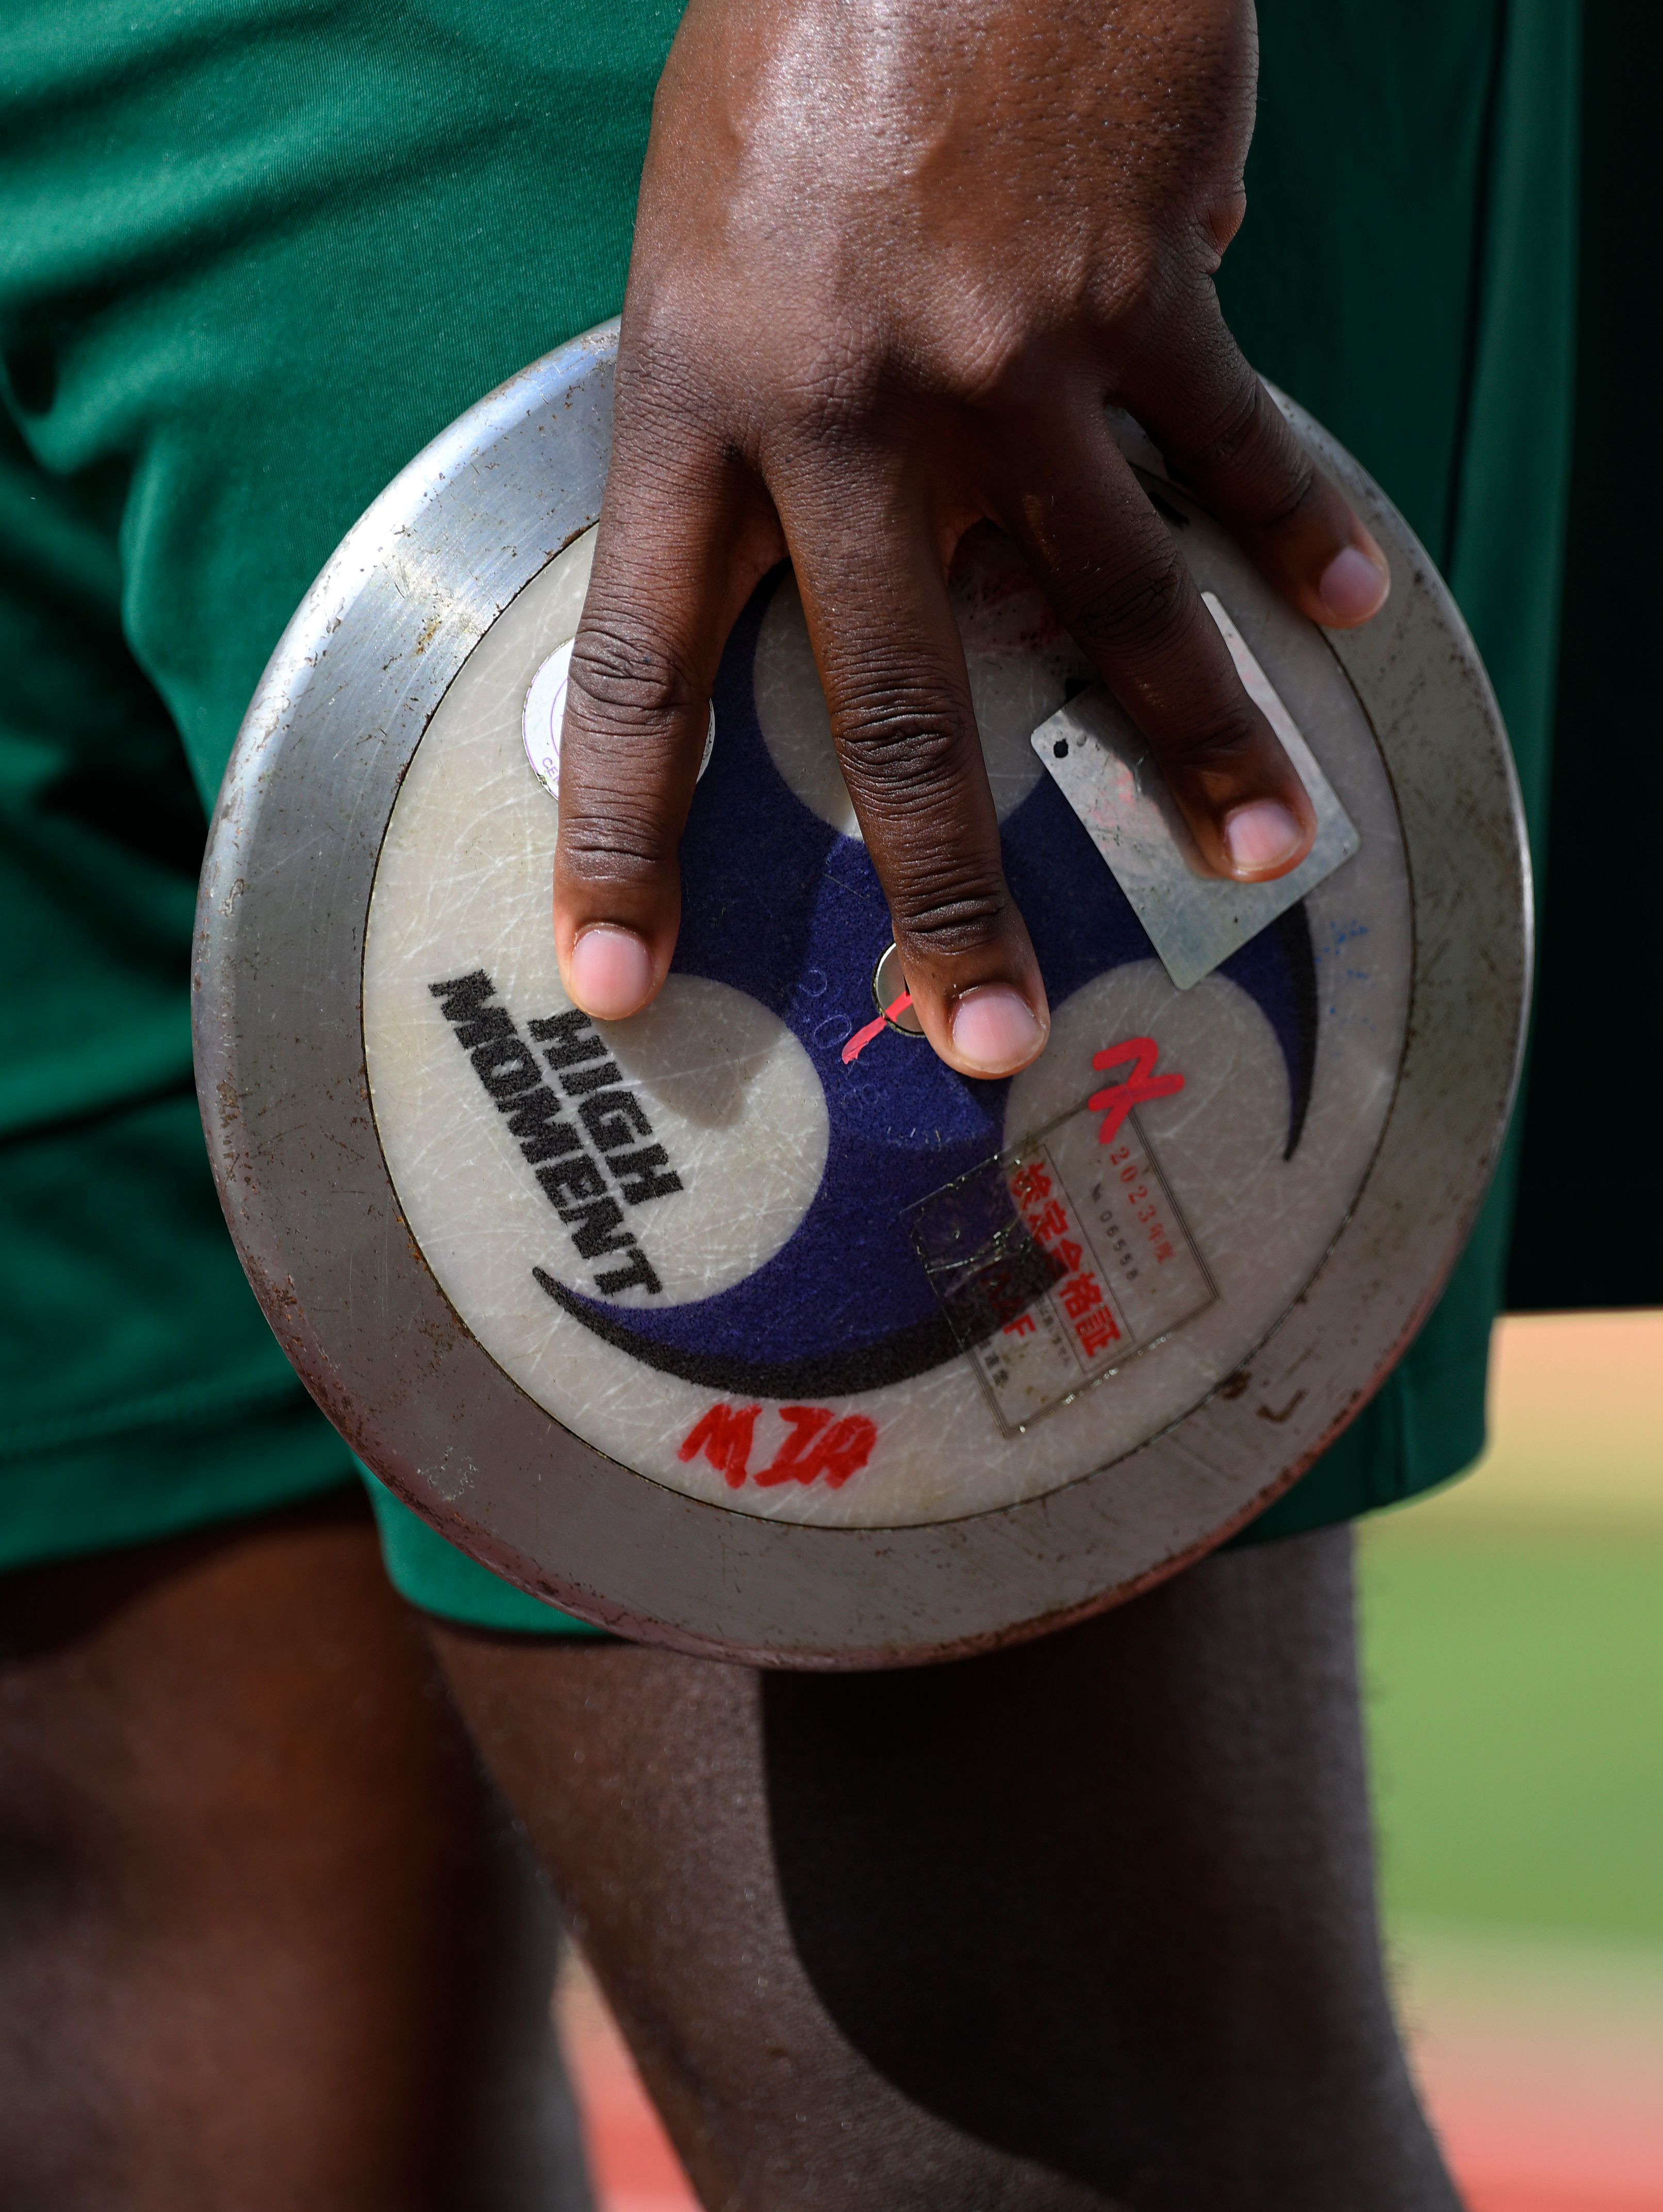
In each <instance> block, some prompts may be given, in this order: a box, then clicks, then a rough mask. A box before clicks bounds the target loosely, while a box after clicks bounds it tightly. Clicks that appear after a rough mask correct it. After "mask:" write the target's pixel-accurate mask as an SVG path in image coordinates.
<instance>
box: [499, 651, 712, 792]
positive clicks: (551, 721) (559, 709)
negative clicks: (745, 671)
mask: <svg viewBox="0 0 1663 2212" xmlns="http://www.w3.org/2000/svg"><path fill="white" fill-rule="evenodd" d="M575 643H576V640H575V639H574V638H569V637H568V638H567V641H566V642H565V644H564V645H561V646H556V647H555V650H554V651H553V652H552V653H550V654H549V658H548V659H547V660H545V661H544V662H543V665H542V667H541V668H539V669H538V671H537V674H536V675H535V676H534V677H533V678H531V690H529V691H528V692H527V693H526V694H525V714H523V715H522V717H521V719H520V727H521V730H522V731H523V732H524V735H525V757H526V759H527V760H528V761H530V763H531V770H532V773H533V775H535V776H536V777H537V781H538V782H539V783H540V784H542V786H543V789H544V790H545V791H546V792H548V793H549V796H550V797H551V798H553V799H558V798H559V797H560V733H561V726H562V725H563V724H564V722H565V720H566V686H567V681H568V679H569V678H570V676H571V672H572V647H573V646H574V644H575ZM715 743H716V709H715V708H711V710H710V726H709V728H708V729H707V731H706V732H705V749H704V752H703V754H702V756H701V758H700V762H699V774H700V775H703V774H704V772H705V770H706V769H707V768H708V767H709V766H710V755H711V749H712V747H713V745H714V744H715Z"/></svg>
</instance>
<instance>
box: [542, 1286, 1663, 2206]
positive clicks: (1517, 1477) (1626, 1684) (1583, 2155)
mask: <svg viewBox="0 0 1663 2212" xmlns="http://www.w3.org/2000/svg"><path fill="white" fill-rule="evenodd" d="M1660 1376H1663V1314H1653V1313H1643V1314H1614V1315H1613V1314H1577V1315H1564V1316H1561V1315H1530V1316H1517V1317H1514V1318H1512V1319H1509V1320H1508V1321H1505V1322H1502V1325H1501V1327H1500V1328H1499V1330H1498V1331H1497V1334H1496V1351H1495V1354H1494V1362H1493V1365H1492V1369H1491V1377H1490V1417H1491V1437H1492V1441H1491V1444H1490V1451H1489V1453H1488V1455H1486V1457H1485V1459H1484V1462H1483V1463H1482V1465H1481V1466H1480V1467H1479V1468H1478V1469H1477V1471H1476V1472H1475V1473H1474V1474H1472V1475H1471V1476H1469V1477H1468V1478H1467V1479H1466V1480H1464V1481H1461V1482H1459V1483H1456V1484H1454V1486H1452V1487H1451V1488H1450V1489H1449V1490H1448V1491H1446V1492H1443V1493H1442V1494H1441V1495H1440V1496H1438V1497H1436V1498H1431V1499H1429V1500H1427V1501H1425V1502H1423V1503H1422V1504H1419V1505H1417V1506H1414V1507H1411V1508H1409V1509H1406V1510H1404V1511H1403V1512H1400V1513H1398V1514H1393V1515H1387V1516H1380V1517H1378V1518H1377V1519H1375V1521H1374V1522H1370V1523H1368V1524H1366V1526H1365V1530H1364V1533H1363V1538H1362V1544H1361V1553H1360V1562H1359V1564H1360V1571H1361V1578H1362V1592H1363V1638H1364V1642H1363V1656H1364V1665H1365V1668H1366V1670H1367V1678H1368V1690H1369V1719H1370V1727H1371V1730H1372V1741H1373V1754H1374V1768H1375V1796H1376V1802H1377V1807H1378V1811H1379V1814H1380V1825H1381V1849H1382V1857H1383V1869H1382V1872H1383V1879H1384V1889H1385V1898H1386V1909H1387V1930H1388V1936H1389V1942H1390V1948H1391V1959H1392V1966H1393V1974H1394V1977H1395V1979H1396V1983H1397V1988H1398V1995H1399V2008H1400V2010H1401V2013H1402V2015H1403V2019H1404V2021H1405V2027H1406V2028H1407V2031H1408V2033H1409V2037H1410V2040H1411V2047H1412V2051H1413V2054H1414V2059H1415V2063H1416V2066H1417V2069H1418V2072H1419V2075H1420V2078H1421V2081H1422V2085H1423V2088H1424V2090H1425V2092H1426V2095H1427V2099H1428V2101H1429V2105H1430V2106H1431V2110H1432V2114H1433V2118H1434V2120H1435V2124H1436V2125H1437V2127H1438V2129H1439V2130H1440V2132H1441V2136H1442V2137H1443V2141H1444V2144H1445V2147H1446V2148H1447V2150H1448V2154H1449V2156H1450V2159H1451V2161H1452V2163H1453V2165H1454V2168H1455V2172H1456V2174H1457V2176H1458V2178H1459V2179H1460V2182H1461V2184H1462V2186H1463V2188H1464V2189H1465V2191H1466V2196H1467V2198H1468V2201H1469V2203H1470V2204H1471V2206H1472V2212H1663V1420H1660V1419H1659V1418H1658V1415H1657V1413H1655V1412H1654V1410H1653V1406H1652V1398H1651V1393H1652V1390H1653V1389H1654V1380H1655V1378H1658V1377H1660ZM560 2003H561V2010H562V2014H563V2016H564V2021H565V2026H566V2028H567V2047H568V2050H569V2051H570V2052H571V2055H572V2058H573V2062H574V2069H575V2071H576V2073H577V2075H578V2077H579V2082H580V2093H581V2096H582V2099H583V2103H584V2107H585V2114H586V2124H587V2128H588V2133H589V2141H590V2150H591V2155H592V2160H593V2163H594V2169H595V2174H596V2182H597V2195H598V2200H599V2207H600V2212H690V2208H692V2206H693V2198H692V2196H691V2194H690V2192H689V2190H688V2188H687V2185H686V2183H685V2181H684V2180H683V2178H682V2175H681V2173H680V2171H679V2168H678V2167H677V2163H676V2160H675V2158H674V2156H673V2154H671V2151H670V2148H669V2147H668V2145H667V2144H666V2143H665V2140H664V2137H663V2135H662V2132H661V2130H659V2125H658V2123H657V2121H656V2119H655V2118H653V2116H652V2111H651V2108H650V2107H649V2106H648V2105H647V2104H646V2100H645V2098H644V2097H643V2096H642V2094H641V2092H640V2087H639V2085H638V2084H637V2082H636V2080H635V2077H634V2071H633V2069H632V2068H631V2066H630V2063H629V2061H628V2057H627V2056H626V2055H625V2053H624V2051H623V2049H622V2045H621V2044H620V2043H619V2041H618V2039H617V2037H616V2033H615V2032H614V2031H613V2029H612V2027H611V2024H610V2021H609V2020H608V2019H607V2016H606V2014H605V2010H604V2006H603V2005H602V2003H601V2002H600V2000H599V1998H598V1996H597V1995H596V1993H595V1991H594V1989H593V1986H592V1984H591V1983H589V1981H588V1980H587V1978H586V1976H585V1975H584V1973H583V1972H582V1969H581V1967H580V1966H576V1967H574V1970H573V1971H572V1972H569V1973H568V1974H567V1977H566V1978H565V1981H564V1983H563V1984H562V1989H561V1998H560Z"/></svg>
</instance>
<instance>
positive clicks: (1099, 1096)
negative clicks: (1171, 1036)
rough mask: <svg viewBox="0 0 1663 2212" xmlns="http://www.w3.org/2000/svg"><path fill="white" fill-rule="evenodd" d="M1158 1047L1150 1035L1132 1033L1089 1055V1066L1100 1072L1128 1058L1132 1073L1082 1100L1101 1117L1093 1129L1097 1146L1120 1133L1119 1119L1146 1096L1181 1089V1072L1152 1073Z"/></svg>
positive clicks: (1169, 1094) (1165, 1095)
mask: <svg viewBox="0 0 1663 2212" xmlns="http://www.w3.org/2000/svg"><path fill="white" fill-rule="evenodd" d="M1160 1050H1161V1048H1160V1047H1159V1045H1157V1044H1156V1042H1155V1040H1154V1038H1153V1037H1146V1036H1135V1037H1122V1038H1121V1040H1120V1043H1119V1044H1112V1045H1109V1046H1108V1047H1106V1048H1105V1049H1104V1050H1103V1051H1102V1052H1099V1053H1094V1054H1092V1059H1091V1065H1092V1066H1094V1067H1095V1068H1096V1070H1097V1071H1098V1073H1100V1074H1102V1073H1106V1072H1107V1071H1108V1069H1109V1068H1111V1067H1124V1066H1126V1062H1127V1061H1128V1060H1130V1061H1131V1063H1132V1073H1131V1074H1130V1075H1128V1076H1127V1077H1126V1079H1125V1080H1124V1081H1123V1082H1120V1083H1111V1084H1109V1085H1108V1086H1107V1088H1106V1089H1104V1090H1102V1091H1094V1092H1093V1093H1092V1095H1091V1097H1090V1098H1089V1099H1088V1100H1087V1102H1086V1103H1087V1105H1088V1107H1089V1110H1090V1111H1091V1112H1092V1113H1094V1114H1101V1115H1102V1117H1103V1118H1102V1126H1101V1127H1099V1129H1098V1131H1097V1142H1098V1143H1099V1144H1100V1145H1112V1144H1113V1143H1114V1139H1116V1137H1118V1136H1119V1135H1120V1124H1121V1122H1122V1121H1125V1120H1126V1115H1128V1114H1129V1113H1131V1111H1132V1108H1133V1107H1134V1106H1141V1105H1142V1104H1143V1103H1144V1101H1145V1100H1146V1099H1150V1098H1170V1097H1172V1095H1173V1093H1174V1091H1181V1090H1182V1089H1183V1087H1184V1079H1183V1077H1182V1076H1181V1075H1157V1074H1156V1073H1155V1063H1156V1060H1157V1059H1158V1058H1159V1056H1160Z"/></svg>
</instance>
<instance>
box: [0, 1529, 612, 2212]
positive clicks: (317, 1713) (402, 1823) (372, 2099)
mask: <svg viewBox="0 0 1663 2212" xmlns="http://www.w3.org/2000/svg"><path fill="white" fill-rule="evenodd" d="M554 1959H555V1924H554V1918H553V1914H552V1909H551V1907H550V1905H549V1900H548V1898H547V1894H546V1890H545V1888H544V1887H543V1885H542V1883H541V1882H540V1881H539V1878H538V1876H537V1873H536V1871H535V1869H534V1868H533V1866H532V1864H531V1860H530V1857H529V1854H527V1853H526V1852H525V1850H524V1847H523V1845H522V1844H521V1843H520V1840H519V1837H518V1835H517V1833H516V1832H515V1831H514V1829H513V1825H512V1822H511V1820H510V1818H509V1816H508V1815H507V1813H506V1810H505V1809H504V1808H502V1806H501V1802H500V1800H498V1799H497V1798H496V1797H495V1793H494V1792H493V1791H492V1790H491V1789H490V1787H489V1784H488V1783H487V1782H486V1780H485V1778H483V1775H482V1774H481V1773H480V1772H479V1771H478V1768H477V1765H476V1761H475V1759H474V1757H473V1754H472V1753H471V1750H470V1747H469V1745H468V1743H467V1741H466V1738H465V1736H464V1733H463V1731H462V1729H461V1727H460V1725H459V1723H458V1721H457V1719H456V1717H455V1715H454V1712H453V1711H452V1708H451V1706H450V1704H449V1701H448V1699H446V1695H445V1692H444V1687H443V1685H442V1683H441V1682H440V1680H439V1678H438V1676H437V1674H436V1672H435V1670H434V1666H433V1662H432V1660H431V1657H430V1656H429V1654H428V1649H427V1645H426V1643H425V1641H424V1639H423V1638H422V1634H421V1632H420V1631H419V1629H418V1628H417V1627H416V1624H415V1621H414V1619H413V1616H411V1614H410V1613H409V1611H408V1609H407V1608H406V1607H404V1604H403V1603H402V1601H400V1600H398V1598H396V1597H395V1596H394V1595H393V1594H392V1592H391V1590H390V1589H389V1588H388V1586H387V1584H386V1582H385V1577H384V1576H383V1574H382V1572H381V1568H380V1563H379V1553H378V1550H377V1547H376V1542H375V1538H374V1534H373V1528H372V1526H371V1524H370V1522H369V1519H368V1516H367V1511H366V1510H365V1509H364V1508H363V1506H362V1504H361V1503H360V1502H357V1501H353V1502H352V1503H350V1504H349V1503H345V1502H343V1503H341V1504H335V1505H332V1506H325V1507H320V1508H314V1509H309V1510H301V1511H296V1512H291V1513H289V1514H288V1515H285V1516H280V1517H276V1518H272V1519H268V1520H264V1521H258V1522H252V1523H250V1524H247V1525H246V1526H244V1527H242V1528H237V1529H234V1530H230V1531H224V1530H222V1531H219V1532H215V1534H212V1535H203V1536H197V1537H192V1538H190V1539H186V1540H181V1541H177V1542H173V1543H167V1544H161V1545H153V1546H149V1547H144V1548H143V1549H141V1550H136V1551H133V1552H131V1553H122V1554H110V1555H106V1556H104V1557H102V1558H100V1559H92V1560H84V1561H77V1562H75V1563H73V1564H70V1565H64V1566H59V1567H52V1568H46V1569H41V1570H38V1571H34V1572H32V1573H29V1574H25V1575H17V1576H14V1577H9V1579H7V1580H5V1581H4V1582H0V2201H3V2203H5V2204H6V2205H7V2206H8V2207H12V2208H17V2212H33V2208H36V2207H39V2208H41V2212H46V2208H50V2212H82V2208H86V2212H93V2209H94V2208H96V2212H106V2208H107V2212H147V2208H150V2207H155V2208H158V2212H160V2208H162V2207H166V2208H167V2212H182V2208H190V2212H195V2208H197V2207H202V2208H203V2212H207V2209H208V2208H213V2212H220V2208H224V2207H232V2206H234V2207H235V2208H236V2212H276V2208H280V2207H281V2208H283V2212H289V2208H294V2212H301V2208H304V2212H335V2208H339V2212H383V2209H384V2208H385V2212H394V2208H397V2212H404V2208H416V2207H418V2206H420V2207H429V2206H430V2207H434V2208H440V2207H445V2208H449V2207H456V2208H458V2212H459V2208H463V2207H465V2208H467V2212H531V2208H532V2207H536V2208H537V2212H549V2208H565V2207H571V2208H574V2212H575V2208H577V2207H579V2206H581V2205H584V2204H586V2202H587V2193H586V2188H585V2185H584V2184H583V2180H582V2173H581V2161H580V2156H579V2154H578V2152H577V2148H576V2141H575V2124H574V2115H573V2112H572V2108H571V2104H570V2099H569V2096H568V2095H567V2093H566V2092H565V2089H564V2084H563V2080H562V2077H561V2075H560V2073H559V2069H558V2061H557V2057H556V2054H555V2051H554V2048H553V2044H552V2038H551V2035H550V2032H549V1987H550V1983H551V1979H552V1974H553V1966H554Z"/></svg>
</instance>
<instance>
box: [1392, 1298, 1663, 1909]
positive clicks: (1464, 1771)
mask: <svg viewBox="0 0 1663 2212" xmlns="http://www.w3.org/2000/svg"><path fill="white" fill-rule="evenodd" d="M1660 1364H1663V1318H1659V1317H1654V1316H1649V1315H1648V1316H1636V1317H1630V1316H1624V1317H1617V1318H1614V1317H1606V1316H1581V1317H1577V1318H1575V1319H1569V1320H1565V1319H1557V1318H1551V1319H1532V1320H1525V1321H1514V1322H1508V1323H1506V1324H1505V1325H1504V1329H1503V1332H1502V1342H1501V1344H1500V1346H1499V1348H1498V1356H1497V1361H1496V1388H1495V1395H1494V1427H1495V1437H1496V1441H1495V1444H1494V1447H1493V1449H1492V1450H1491V1453H1490V1456H1489V1459H1488V1460H1487V1461H1486V1462H1485V1464H1484V1467H1483V1468H1480V1469H1479V1471H1478V1473H1477V1474H1475V1475H1474V1476H1472V1477H1471V1478H1470V1479H1469V1480H1468V1481H1467V1482H1466V1483H1464V1484H1460V1485H1458V1486H1456V1487H1455V1488H1454V1490H1452V1491H1450V1492H1447V1493H1446V1494H1445V1495H1444V1496H1443V1497H1442V1498H1437V1499H1434V1500H1432V1501H1430V1502H1429V1503H1427V1504H1423V1505H1420V1506H1417V1507H1411V1508H1409V1509H1406V1510H1405V1511H1403V1512H1401V1513H1399V1514H1397V1515H1394V1516H1390V1517H1388V1518H1384V1519H1381V1520H1379V1521H1377V1522H1375V1523H1373V1524H1372V1525H1371V1526H1370V1527H1369V1528H1368V1529H1367V1531H1366V1533H1365V1534H1364V1535H1363V1546H1362V1559H1361V1569H1362V1581H1363V1617H1364V1651H1365V1666H1366V1669H1367V1674H1368V1680H1369V1703H1370V1716H1371V1727H1372V1731H1373V1746H1374V1765H1375V1788H1376V1793H1377V1798H1378V1804H1379V1809H1380V1815H1381V1832H1382V1849H1383V1858H1384V1876H1385V1890H1386V1899H1387V1913H1388V1917H1389V1918H1390V1919H1391V1920H1392V1921H1393V1923H1395V1924H1397V1925H1398V1926H1400V1927H1401V1926H1414V1925H1426V1924H1428V1923H1432V1924H1436V1925H1439V1926H1441V1927H1444V1928H1450V1929H1471V1930H1472V1931H1475V1932H1478V1931H1494V1932H1496V1933H1502V1932H1504V1931H1513V1932H1517V1933H1519V1934H1520V1935H1524V1934H1539V1935H1554V1936H1581V1937H1588V1938H1594V1939H1605V1940H1607V1941H1615V1942H1638V1943H1644V1942H1660V1941H1663V1423H1660V1422H1659V1421H1658V1419H1657V1418H1656V1416H1655V1414H1654V1411H1653V1406H1652V1402H1651V1392H1650V1378H1651V1376H1654V1374H1655V1373H1656V1372H1657V1371H1658V1368H1659V1366H1660Z"/></svg>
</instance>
